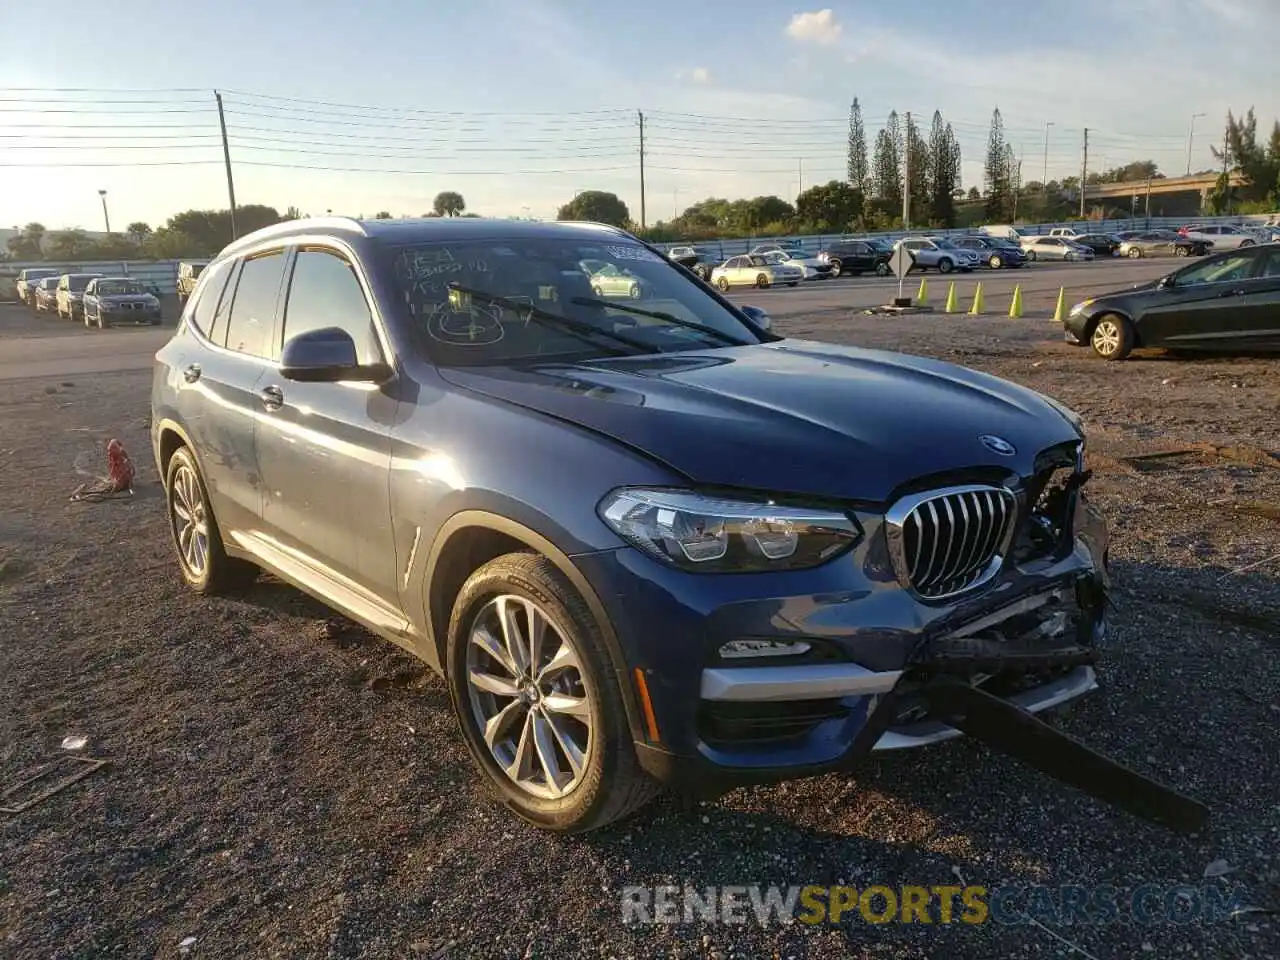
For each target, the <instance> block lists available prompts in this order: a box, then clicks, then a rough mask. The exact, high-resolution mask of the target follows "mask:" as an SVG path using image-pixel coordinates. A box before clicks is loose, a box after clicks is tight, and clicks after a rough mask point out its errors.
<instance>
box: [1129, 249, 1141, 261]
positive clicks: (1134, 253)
mask: <svg viewBox="0 0 1280 960" xmlns="http://www.w3.org/2000/svg"><path fill="white" fill-rule="evenodd" d="M1127 256H1128V257H1129V259H1130V260H1141V259H1142V251H1141V250H1139V249H1138V248H1137V247H1130V248H1129V253H1128V254H1127Z"/></svg>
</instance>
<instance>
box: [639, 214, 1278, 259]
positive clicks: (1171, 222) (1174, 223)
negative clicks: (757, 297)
mask: <svg viewBox="0 0 1280 960" xmlns="http://www.w3.org/2000/svg"><path fill="white" fill-rule="evenodd" d="M1268 216H1275V214H1259V215H1256V216H1234V217H1136V218H1132V219H1124V220H1061V221H1057V222H1054V223H1027V224H1022V223H1019V224H1015V225H1014V228H1015V229H1016V230H1017V231H1018V232H1019V233H1021V234H1023V235H1024V236H1026V235H1031V236H1037V235H1039V234H1045V233H1048V232H1049V231H1050V230H1052V229H1054V228H1055V227H1067V228H1072V229H1076V230H1083V231H1085V232H1088V233H1114V232H1115V231H1118V230H1156V229H1161V228H1171V229H1177V228H1178V227H1182V226H1185V225H1186V224H1188V223H1205V224H1209V223H1218V224H1238V225H1249V224H1255V225H1257V226H1262V225H1263V224H1264V223H1265V222H1266V220H1267V217H1268ZM981 232H982V229H981V227H957V228H953V229H951V230H931V229H929V228H927V227H921V228H919V229H916V230H910V231H907V230H894V231H890V232H882V233H824V234H816V235H808V236H803V237H798V236H781V237H767V236H760V237H746V238H735V239H725V240H685V241H676V242H674V243H655V244H654V246H656V247H658V248H659V249H661V250H670V249H671V248H672V247H700V248H702V249H704V250H711V251H717V252H718V254H717V255H718V256H721V257H724V258H725V259H728V258H729V257H736V256H739V255H741V254H744V253H746V252H748V251H749V250H751V249H752V248H753V247H755V246H758V245H759V244H762V243H780V244H782V245H784V246H786V247H789V248H793V249H796V248H798V249H800V250H802V251H805V252H807V253H817V252H818V251H820V250H823V249H825V248H826V247H827V246H828V245H829V244H832V243H835V242H836V241H838V240H844V239H846V238H851V237H857V238H859V239H865V238H874V239H882V240H888V241H890V242H892V241H894V240H899V239H901V238H902V237H906V236H917V237H918V236H930V237H963V236H972V235H973V234H976V233H981Z"/></svg>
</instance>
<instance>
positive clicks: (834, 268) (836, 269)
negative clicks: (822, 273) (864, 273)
mask: <svg viewBox="0 0 1280 960" xmlns="http://www.w3.org/2000/svg"><path fill="white" fill-rule="evenodd" d="M827 262H828V263H830V264H831V275H832V276H833V277H838V276H840V274H841V272H842V271H843V270H844V264H843V263H841V262H840V261H839V260H837V259H835V258H834V257H833V258H831V259H830V260H828V261H827Z"/></svg>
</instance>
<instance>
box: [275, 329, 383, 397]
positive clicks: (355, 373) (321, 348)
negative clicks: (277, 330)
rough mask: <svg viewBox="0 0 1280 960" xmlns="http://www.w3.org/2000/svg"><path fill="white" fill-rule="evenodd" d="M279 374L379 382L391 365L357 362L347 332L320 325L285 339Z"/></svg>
mask: <svg viewBox="0 0 1280 960" xmlns="http://www.w3.org/2000/svg"><path fill="white" fill-rule="evenodd" d="M280 375H281V376H283V377H284V378H285V379H286V380H296V381H298V382H300V383H337V382H338V381H341V380H347V381H357V382H363V383H382V382H384V381H385V380H387V379H389V378H390V376H391V368H390V367H388V366H387V365H386V364H384V363H378V364H371V365H366V366H361V364H360V360H359V357H358V356H357V354H356V342H355V341H354V340H352V339H351V334H349V333H347V331H345V330H342V329H339V328H338V327H324V328H322V329H320V330H308V331H307V332H306V333H300V334H298V335H297V336H296V337H292V338H290V339H289V341H288V342H287V343H286V344H285V345H284V350H283V351H282V352H281V354H280Z"/></svg>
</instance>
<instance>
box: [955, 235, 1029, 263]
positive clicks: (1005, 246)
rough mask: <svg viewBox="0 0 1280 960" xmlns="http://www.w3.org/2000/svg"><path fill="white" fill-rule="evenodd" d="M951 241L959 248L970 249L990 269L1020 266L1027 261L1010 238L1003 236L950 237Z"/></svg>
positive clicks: (1020, 249)
mask: <svg viewBox="0 0 1280 960" xmlns="http://www.w3.org/2000/svg"><path fill="white" fill-rule="evenodd" d="M951 242H952V243H953V244H955V245H956V246H957V247H959V248H960V249H961V250H972V251H973V252H974V253H976V254H977V255H978V256H979V257H980V258H981V260H982V265H983V266H985V267H990V268H991V269H992V270H1000V269H1001V268H1004V267H1020V266H1022V265H1023V264H1024V263H1026V262H1027V257H1026V254H1024V253H1023V252H1022V248H1021V247H1019V246H1018V245H1017V244H1016V243H1014V242H1013V241H1012V240H1006V239H1005V238H1004V237H987V236H981V235H975V236H971V237H952V238H951Z"/></svg>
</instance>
